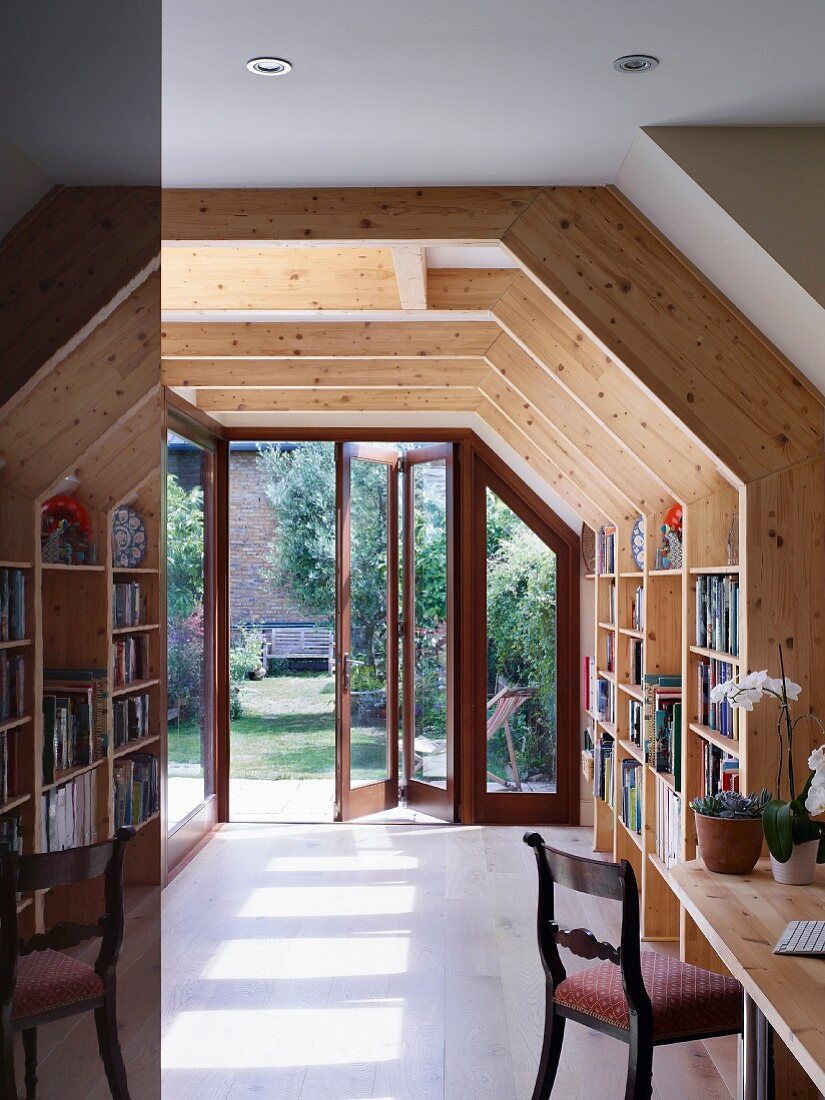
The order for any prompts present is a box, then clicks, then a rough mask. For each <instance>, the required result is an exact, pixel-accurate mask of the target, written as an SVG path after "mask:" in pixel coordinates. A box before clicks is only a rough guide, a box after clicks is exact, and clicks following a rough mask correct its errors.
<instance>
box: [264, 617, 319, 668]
mask: <svg viewBox="0 0 825 1100" xmlns="http://www.w3.org/2000/svg"><path fill="white" fill-rule="evenodd" d="M261 633H262V634H263V636H264V657H265V659H266V660H267V661H271V660H275V659H277V660H282V661H326V662H327V670H328V671H329V672H330V673H331V672H332V671H333V670H334V667H335V664H334V660H335V652H334V642H333V633H332V631H331V630H327V629H324V628H321V627H317V626H315V625H313V624H309V625H307V624H304V623H288V624H284V625H281V626H272V627H264V628H263V630H262V631H261Z"/></svg>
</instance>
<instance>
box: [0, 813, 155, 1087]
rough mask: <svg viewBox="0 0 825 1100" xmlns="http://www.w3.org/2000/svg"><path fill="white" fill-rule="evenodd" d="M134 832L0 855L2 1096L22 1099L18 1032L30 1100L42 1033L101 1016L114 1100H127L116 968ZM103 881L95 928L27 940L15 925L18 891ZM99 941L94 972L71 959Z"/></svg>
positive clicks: (65, 927) (67, 925) (69, 928)
mask: <svg viewBox="0 0 825 1100" xmlns="http://www.w3.org/2000/svg"><path fill="white" fill-rule="evenodd" d="M134 835H135V830H134V829H132V828H123V829H118V831H117V833H116V834H115V837H114V840H107V841H105V842H104V843H102V844H93V845H91V846H90V847H87V848H70V849H68V850H67V851H65V852H50V853H48V854H46V855H33V856H17V855H13V854H9V853H8V852H6V853H4V854H3V855H2V856H0V1026H2V1055H1V1056H2V1074H1V1075H0V1097H2V1100H16V1098H17V1084H16V1079H15V1073H14V1033H15V1032H16V1031H22V1032H23V1049H24V1052H25V1061H26V1100H35V1097H36V1089H37V1028H38V1027H39V1026H40V1025H41V1024H46V1023H50V1022H51V1021H52V1020H59V1019H61V1018H62V1017H63V1016H72V1015H74V1014H75V1013H77V1012H91V1011H94V1014H95V1026H96V1028H97V1041H98V1046H99V1048H100V1056H101V1058H102V1059H103V1065H104V1068H105V1070H106V1078H107V1080H108V1082H109V1089H110V1090H111V1093H112V1096H113V1097H114V1100H129V1089H128V1087H127V1084H126V1070H125V1067H124V1065H123V1056H122V1055H121V1052H120V1043H119V1041H118V1036H117V1016H116V1002H115V985H116V982H115V967H116V966H117V960H118V955H119V954H120V945H121V943H122V941H123V857H124V854H125V850H126V843H127V841H129V840H131V839H132V837H133V836H134ZM101 876H103V877H104V905H105V910H106V911H105V913H104V915H103V916H102V917H101V918H100V920H99V921H98V923H97V924H76V923H74V922H71V921H65V922H62V923H61V924H57V925H55V926H54V927H53V928H52V929H50V930H49V931H48V932H45V933H39V934H38V935H35V936H32V938H31V939H30V940H27V941H26V942H23V941H22V940H20V938H19V932H18V925H17V891H18V890H20V891H22V892H23V893H28V892H29V891H32V890H43V889H46V888H48V887H54V886H65V885H68V884H69V883H73V882H86V881H88V880H89V879H95V878H100V877H101ZM92 937H99V938H100V941H101V942H100V951H99V952H98V956H97V960H96V961H95V964H94V967H91V966H88V965H87V964H86V963H84V962H81V961H80V960H79V959H75V958H73V957H72V956H71V955H67V954H66V953H65V952H66V950H67V949H68V948H71V947H76V946H77V945H78V944H80V943H82V942H83V941H84V940H87V939H91V938H92Z"/></svg>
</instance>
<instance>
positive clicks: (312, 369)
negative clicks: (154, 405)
mask: <svg viewBox="0 0 825 1100" xmlns="http://www.w3.org/2000/svg"><path fill="white" fill-rule="evenodd" d="M489 370H490V368H489V366H488V364H487V361H486V360H485V359H484V358H482V357H481V356H475V357H473V358H467V359H437V358H434V357H430V358H417V359H291V360H289V359H165V360H164V361H163V363H162V367H161V378H162V380H163V383H164V385H166V386H194V387H196V388H199V389H208V388H212V389H236V388H238V387H241V386H252V387H255V388H262V387H268V386H274V387H276V388H278V389H294V388H307V387H310V388H311V387H324V388H327V387H331V388H341V389H344V388H349V389H375V388H379V389H380V388H389V387H393V388H396V389H400V388H407V389H416V388H421V387H422V386H424V387H442V386H443V387H454V386H465V387H466V386H477V385H479V383H480V382H481V381H482V380H483V379H484V378H485V377H486V376H487V374H488V373H489Z"/></svg>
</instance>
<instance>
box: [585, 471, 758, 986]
mask: <svg viewBox="0 0 825 1100" xmlns="http://www.w3.org/2000/svg"><path fill="white" fill-rule="evenodd" d="M739 498H740V493H739V491H738V490H736V489H734V488H731V489H730V490H725V491H723V492H722V493H720V494H716V495H715V496H714V497H712V498H709V499H707V500H704V501H699V502H696V503H694V504H690V505H688V506H687V507H685V508H684V509H683V544H682V551H683V560H682V564H681V567H680V568H672V569H661V568H659V569H656V568H651V564H654V565H655V562H656V548H657V546H658V545H660V540H661V534H660V529H661V525H662V523H663V522H664V517H665V514H666V511H667V509H662V510H661V511H658V512H654V513H652V514H650V515H646V516H645V555H644V568H643V569H641V570H639V569H638V567H637V566H636V563H635V562H634V560H633V556H632V551H631V536H632V530H633V524H634V522H635V518H636V517H631V518H629V519H628V518H624V519H619V520H618V521H617V522H616V523H615V524H613V525H611V528H612V529H613V530H614V531H615V545H614V548H613V552H612V555H611V554H601V555H600V556H599V559H598V564H606V565H609V566H611V567H612V568H610V569H605V570H604V571H601V570H599V568H598V567H597V572H596V574H595V576H594V583H595V586H596V591H595V601H594V602H595V623H594V639H595V648H594V652H595V657H596V662H597V676H598V677H600V678H601V677H604V676H607V675H608V672H609V674H610V678H611V680H612V681H613V682H615V687H616V704H615V722H607V721H605V720H604V718H603V716H601V715H600V714H599V713H598V712H593V713H592V714H591V718H592V719H593V726H594V732H595V739H594V740H595V742H596V748H595V753H596V755H598V752H599V746H600V745H607V746H608V748H607V751H608V752H609V753H610V754H612V776H611V781H612V784H613V788H612V790H611V791H610V799H609V800H608V799H603V798H601V797H598V796H596V797H595V798H594V802H595V807H594V809H595V812H594V835H593V846H594V849H595V850H597V851H603V852H607V853H609V854H610V855H611V856H612V857H613V858H614V859H617V860H620V859H627V860H628V861H629V862H630V863H631V865H632V866H633V868H634V871H635V872H636V878H637V881H638V883H639V886H640V891H641V908H642V914H641V916H642V935H643V938H644V939H645V940H647V941H651V942H656V941H664V940H671V941H676V940H679V941H681V951H682V954H683V957H685V958H686V959H688V961H694V962H700V963H702V964H703V965H709V964H710V960H709V948H708V947H707V945H706V944H704V942H703V937H702V936H701V933H700V932H699V930H698V928H696V927H695V926H692V925H691V922H690V921H689V920H688V919H687V916H686V914H685V913H684V912H683V911H682V910H681V908H680V905H679V902H678V899H677V898H676V895H675V894H674V892H673V891H672V890H671V888H670V883H669V873H668V864H667V860H668V858H680V859H690V858H693V857H694V856H695V854H696V837H695V829H694V826H693V815H692V811H690V810H689V808H688V809H687V810H686V809H685V807H686V806H687V804H688V803H689V801H690V799H691V798H693V797H695V796H696V795H697V794H699V793H701V792H702V788H703V781H704V768H703V754H704V752H705V748H704V746H708V748H710V747H713V750H714V751H715V752H719V751H725V752H726V753H729V755H730V756H731V757H733V758H734V759H736V760H737V761H739V763H740V764H741V762H742V756H743V754H742V752H741V745H742V742H741V740H740V741H733V740H732V739H731V738H729V737H725V736H723V734H722V732H721V731H720V730H719V729H716V728H712V725H713V724H712V723H709V722H708V721H707V720H706V719H707V715H701V714H699V713H698V702H699V701H698V694H697V688H696V685H697V682H698V679H697V678H698V669H699V665H700V664H701V663H702V662H708V661H713V660H727V661H730V665H731V667H732V668H734V669H735V668H738V667H739V664H740V663H741V662H743V661H744V660H745V653H744V644H743V640H744V635H745V633H746V630H745V622H744V619H745V616H744V613H742V614H740V624H741V626H742V630H741V634H740V651H739V654H738V655H737V654H733V655H730V654H729V653H728V651H727V650H716V649H714V648H713V647H711V646H707V645H701V644H698V643H699V642H700V641H702V639H697V636H696V600H697V587H698V588H699V589H700V590H701V586H702V585H708V584H712V583H716V580H715V578H717V577H724V576H729V577H731V578H734V577H735V578H737V579H738V578H739V575H740V567H739V565H738V562H737V563H736V564H735V565H731V566H729V565H727V564H726V563H727V561H728V543H729V542H730V541H731V540H730V532H731V522H732V520H733V519H734V515H738V514H739V510H740V509H741V503H740V499H739ZM736 522H738V520H737V521H736ZM737 534H738V530H737ZM604 539H605V536H604V533H603V532H599V533H598V534H597V546H601V545H603V543H604ZM733 541H734V543H735V542H736V541H737V539H734V540H733ZM741 607H744V605H743V604H742V605H741ZM611 608H612V609H613V611H612V612H611V610H610V609H611ZM608 640H612V643H611V644H612V645H613V647H614V653H615V658H614V661H615V663H614V664H613V667H612V668H610V669H608V668H606V667H605V666H606V665H608V650H607V645H608ZM651 677H655V678H658V677H681V688H682V702H681V706H682V710H681V730H680V736H681V745H680V746H679V760H678V762H674V767H675V766H677V764H678V769H679V775H678V778H677V774H676V773H675V771H674V770H670V769H669V770H667V771H657V770H656V767H655V766H654V763H653V762H652V761H651V759H650V753H649V751H648V752H646V751H645V741H646V740H647V741H648V743H649V740H650V731H651V725H650V723H651V721H652V715H651V710H652V694H651V695H650V696H648V697H647V698H646V690H645V683H646V682H648V683H650V682H651V679H650V678H651ZM740 737H741V732H740ZM674 740H675V739H674ZM611 745H612V748H611V747H610V746H611ZM597 770H598V769H597ZM677 788H678V789H677ZM639 801H640V802H641V807H640V810H639V811H638V812H637V811H636V806H637V805H638V802H639ZM674 807H678V811H679V816H678V819H677V821H678V828H677V827H676V823H675V822H674V819H673V815H674V813H675V809H674ZM634 813H636V814H637V816H636V818H635V819H634ZM663 857H664V858H663ZM713 965H715V967H716V968H719V966H720V964H719V962H718V960H715V961H714V963H713Z"/></svg>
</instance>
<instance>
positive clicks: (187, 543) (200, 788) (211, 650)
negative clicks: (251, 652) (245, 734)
mask: <svg viewBox="0 0 825 1100" xmlns="http://www.w3.org/2000/svg"><path fill="white" fill-rule="evenodd" d="M214 465H215V454H214V452H213V451H211V450H209V449H207V448H206V447H202V446H200V445H199V444H197V443H194V442H192V440H190V439H188V438H187V437H186V436H184V435H182V434H180V433H179V432H176V431H171V430H170V431H169V432H168V434H167V455H166V471H167V472H166V580H167V589H166V609H167V616H166V617H167V623H166V638H167V694H168V700H167V729H168V759H167V831H168V832H169V833H170V834H171V833H174V832H175V831H176V830H178V829H179V828H180V827H181V826H182V825H183V824H184V823H185V822H186V821H187V820H188V819H189V818H190V817H192V815H193V814H195V813H196V812H197V810H198V809H200V807H201V806H202V805H203V804H204V802H205V801H206V800H207V799H209V798H210V797H211V796H212V795H213V794H214V791H215V775H214V766H215V757H214V745H215V692H214V684H215V672H214V669H215V665H214V660H215V647H214V596H213V585H212V577H213V567H214V566H213V553H212V545H213V543H212V534H213V514H212V511H213V488H214V476H215V470H214Z"/></svg>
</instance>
